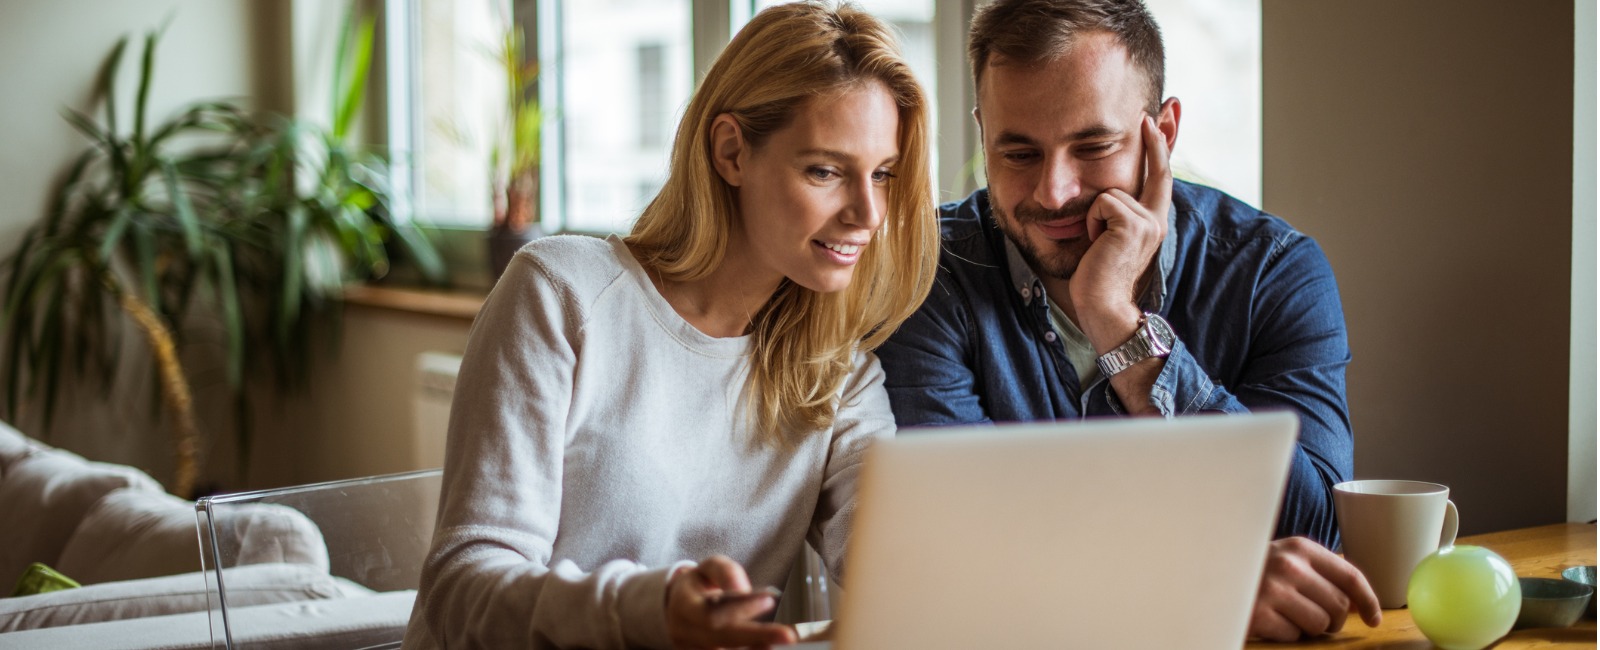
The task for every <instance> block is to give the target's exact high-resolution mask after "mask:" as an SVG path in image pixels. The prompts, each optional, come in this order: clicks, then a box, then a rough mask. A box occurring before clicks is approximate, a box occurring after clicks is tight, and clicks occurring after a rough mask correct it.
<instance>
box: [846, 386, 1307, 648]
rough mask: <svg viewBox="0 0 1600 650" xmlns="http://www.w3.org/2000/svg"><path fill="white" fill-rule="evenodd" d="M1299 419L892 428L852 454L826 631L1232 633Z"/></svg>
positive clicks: (859, 644) (1243, 619) (1193, 639)
mask: <svg viewBox="0 0 1600 650" xmlns="http://www.w3.org/2000/svg"><path fill="white" fill-rule="evenodd" d="M1298 426H1299V420H1298V419H1297V418H1296V417H1295V416H1294V415H1292V414H1286V413H1279V414H1268V415H1242V416H1201V417H1191V418H1180V419H1176V420H1161V419H1122V420H1106V421H1098V422H1097V421H1090V422H1066V423H1049V424H1026V425H1000V426H984V427H974V428H946V429H938V430H927V431H915V432H902V433H901V434H900V435H899V436H898V437H897V438H895V439H894V440H892V441H886V442H884V443H881V444H879V445H877V446H876V447H875V448H874V449H873V451H872V452H871V455H870V456H869V457H868V460H867V464H866V467H865V469H864V471H863V476H862V479H861V493H860V494H859V495H858V498H859V499H860V502H859V503H858V509H857V512H856V521H855V527H854V533H853V536H852V539H851V541H850V552H849V565H848V572H849V573H848V576H847V577H846V582H845V584H844V602H843V607H842V612H841V613H840V615H839V617H838V620H836V621H835V626H836V628H837V630H836V632H837V634H838V636H837V637H836V639H837V643H836V644H835V647H837V648H841V649H844V650H857V649H866V648H874V649H880V648H917V649H919V650H926V649H932V648H962V649H968V648H983V647H1012V648H1046V647H1049V648H1113V647H1123V648H1193V649H1203V648H1230V649H1235V650H1236V649H1237V648H1239V647H1240V645H1241V644H1242V643H1243V642H1244V639H1245V634H1246V630H1247V625H1248V622H1249V621H1248V619H1249V612H1250V608H1251V604H1252V602H1253V600H1254V597H1255V593H1256V589H1257V583H1258V582H1259V581H1260V578H1261V571H1262V568H1263V563H1264V560H1265V557H1266V549H1267V544H1268V542H1269V540H1270V538H1271V535H1272V531H1273V522H1274V519H1275V517H1276V513H1277V511H1278V508H1279V502H1280V501H1281V498H1282V494H1283V490H1284V483H1285V479H1286V477H1287V473H1288V468H1289V461H1290V457H1291V453H1292V449H1293V445H1294V441H1295V436H1296V433H1297V431H1298Z"/></svg>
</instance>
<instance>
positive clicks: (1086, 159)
mask: <svg viewBox="0 0 1600 650" xmlns="http://www.w3.org/2000/svg"><path fill="white" fill-rule="evenodd" d="M994 63H995V60H994V59H991V63H990V65H989V66H988V68H987V69H985V70H984V72H983V78H982V82H981V85H980V87H979V89H978V112H977V118H978V126H979V129H980V131H981V132H982V135H983V149H984V159H985V165H986V167H987V170H988V174H989V201H990V203H991V205H992V207H993V209H994V216H995V220H996V221H997V222H998V223H999V225H1000V229H1001V230H1002V231H1003V232H1005V234H1006V236H1007V237H1009V238H1010V239H1011V240H1012V241H1013V242H1014V243H1016V245H1017V248H1018V249H1020V250H1021V252H1022V255H1023V257H1024V258H1025V259H1026V260H1027V261H1028V264H1029V265H1030V266H1032V267H1033V270H1034V272H1035V273H1038V274H1039V275H1041V276H1046V277H1054V278H1059V279H1067V278H1069V277H1071V276H1072V274H1073V272H1074V271H1076V270H1077V268H1078V262H1079V260H1081V259H1082V258H1083V254H1084V251H1086V250H1088V248H1089V236H1088V231H1087V225H1088V224H1087V219H1086V217H1087V216H1088V212H1089V205H1090V204H1091V203H1093V202H1094V200H1095V197H1097V196H1099V195H1100V193H1101V192H1104V191H1105V190H1107V189H1110V188H1113V187H1114V188H1118V189H1121V190H1123V191H1125V192H1127V193H1129V194H1130V195H1132V196H1134V197H1138V196H1139V191H1140V189H1141V188H1142V186H1143V184H1144V154H1143V152H1144V146H1143V140H1142V136H1141V135H1140V134H1141V130H1140V127H1141V124H1142V120H1143V118H1144V116H1145V111H1144V109H1145V106H1146V100H1147V97H1146V86H1145V78H1144V75H1143V74H1141V73H1140V72H1139V70H1138V68H1136V67H1135V66H1134V63H1133V60H1132V59H1130V58H1129V57H1128V51H1127V49H1126V48H1124V47H1123V46H1122V44H1121V43H1118V42H1117V40H1116V38H1115V37H1113V36H1112V35H1110V34H1106V33H1095V34H1089V35H1086V36H1085V37H1084V38H1082V39H1080V40H1079V41H1078V43H1076V44H1075V45H1074V46H1073V47H1072V49H1071V50H1070V51H1068V52H1067V54H1066V55H1064V56H1062V57H1060V58H1058V59H1056V60H1055V61H1051V62H1048V63H1042V64H1037V65H1028V66H1024V65H1019V64H1016V63H1014V62H1008V61H1003V60H1002V61H999V63H1000V65H995V64H994ZM1166 112H1167V111H1165V110H1164V111H1163V113H1164V114H1165V113H1166ZM1163 117H1165V115H1163ZM1174 119H1175V118H1174ZM1173 128H1174V129H1175V128H1176V124H1174V125H1173ZM1165 130H1166V129H1163V131H1165ZM1174 133H1175V131H1174Z"/></svg>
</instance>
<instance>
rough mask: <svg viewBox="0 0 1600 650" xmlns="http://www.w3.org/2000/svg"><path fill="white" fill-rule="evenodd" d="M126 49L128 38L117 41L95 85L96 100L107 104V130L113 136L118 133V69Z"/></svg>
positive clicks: (97, 76)
mask: <svg viewBox="0 0 1600 650" xmlns="http://www.w3.org/2000/svg"><path fill="white" fill-rule="evenodd" d="M126 49H128V37H126V36H124V37H122V38H119V39H117V44H116V45H114V46H112V48H111V54H110V55H108V56H106V60H105V63H103V64H102V65H101V66H100V72H99V74H97V75H96V78H95V84H94V88H95V91H94V92H95V98H96V99H104V100H105V102H106V130H107V131H109V132H110V133H111V134H113V135H115V134H116V132H117V68H118V67H120V66H121V65H122V52H123V51H124V50H126Z"/></svg>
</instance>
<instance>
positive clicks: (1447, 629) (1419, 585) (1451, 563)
mask: <svg viewBox="0 0 1600 650" xmlns="http://www.w3.org/2000/svg"><path fill="white" fill-rule="evenodd" d="M1406 602H1407V603H1409V605H1410V607H1411V620H1413V621H1416V623H1417V628H1418V629H1420V630H1422V633H1423V634H1424V635H1426V636H1427V637H1428V640H1429V641H1432V642H1433V643H1434V645H1437V646H1439V647H1440V648H1444V650H1480V649H1481V648H1486V647H1488V646H1489V644H1491V643H1494V642H1495V641H1496V640H1497V639H1499V638H1500V637H1502V636H1505V634H1506V632H1510V631H1511V624H1512V623H1515V622H1516V621H1517V612H1518V611H1520V610H1521V609H1522V587H1521V586H1519V585H1518V584H1517V574H1516V572H1515V571H1512V570H1511V564H1510V563H1508V562H1506V559H1505V558H1503V557H1500V556H1499V555H1497V554H1495V552H1494V551H1491V550H1489V549H1486V548H1483V547H1481V546H1447V547H1445V548H1441V549H1439V551H1438V552H1436V553H1434V554H1433V555H1429V556H1428V557H1425V558H1423V559H1422V562H1420V563H1418V564H1417V568H1416V570H1415V571H1412V572H1411V584H1410V586H1409V587H1408V588H1407V589H1406Z"/></svg>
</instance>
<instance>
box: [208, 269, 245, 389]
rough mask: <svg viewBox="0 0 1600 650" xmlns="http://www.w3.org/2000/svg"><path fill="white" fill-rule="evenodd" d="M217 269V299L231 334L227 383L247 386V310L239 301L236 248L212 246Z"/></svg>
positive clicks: (224, 327) (229, 336)
mask: <svg viewBox="0 0 1600 650" xmlns="http://www.w3.org/2000/svg"><path fill="white" fill-rule="evenodd" d="M211 255H212V260H213V261H214V263H215V264H216V268H217V278H216V283H217V300H218V302H219V303H221V307H222V324H223V329H224V331H225V332H226V333H227V337H228V385H229V386H232V387H233V388H234V389H235V390H239V389H241V388H242V387H243V386H244V364H245V360H244V356H245V346H244V336H245V332H244V309H243V308H242V307H241V306H240V304H239V285H238V281H237V280H236V279H235V278H234V274H233V251H232V250H230V248H229V247H228V246H227V245H223V246H217V247H216V248H213V249H211Z"/></svg>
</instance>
